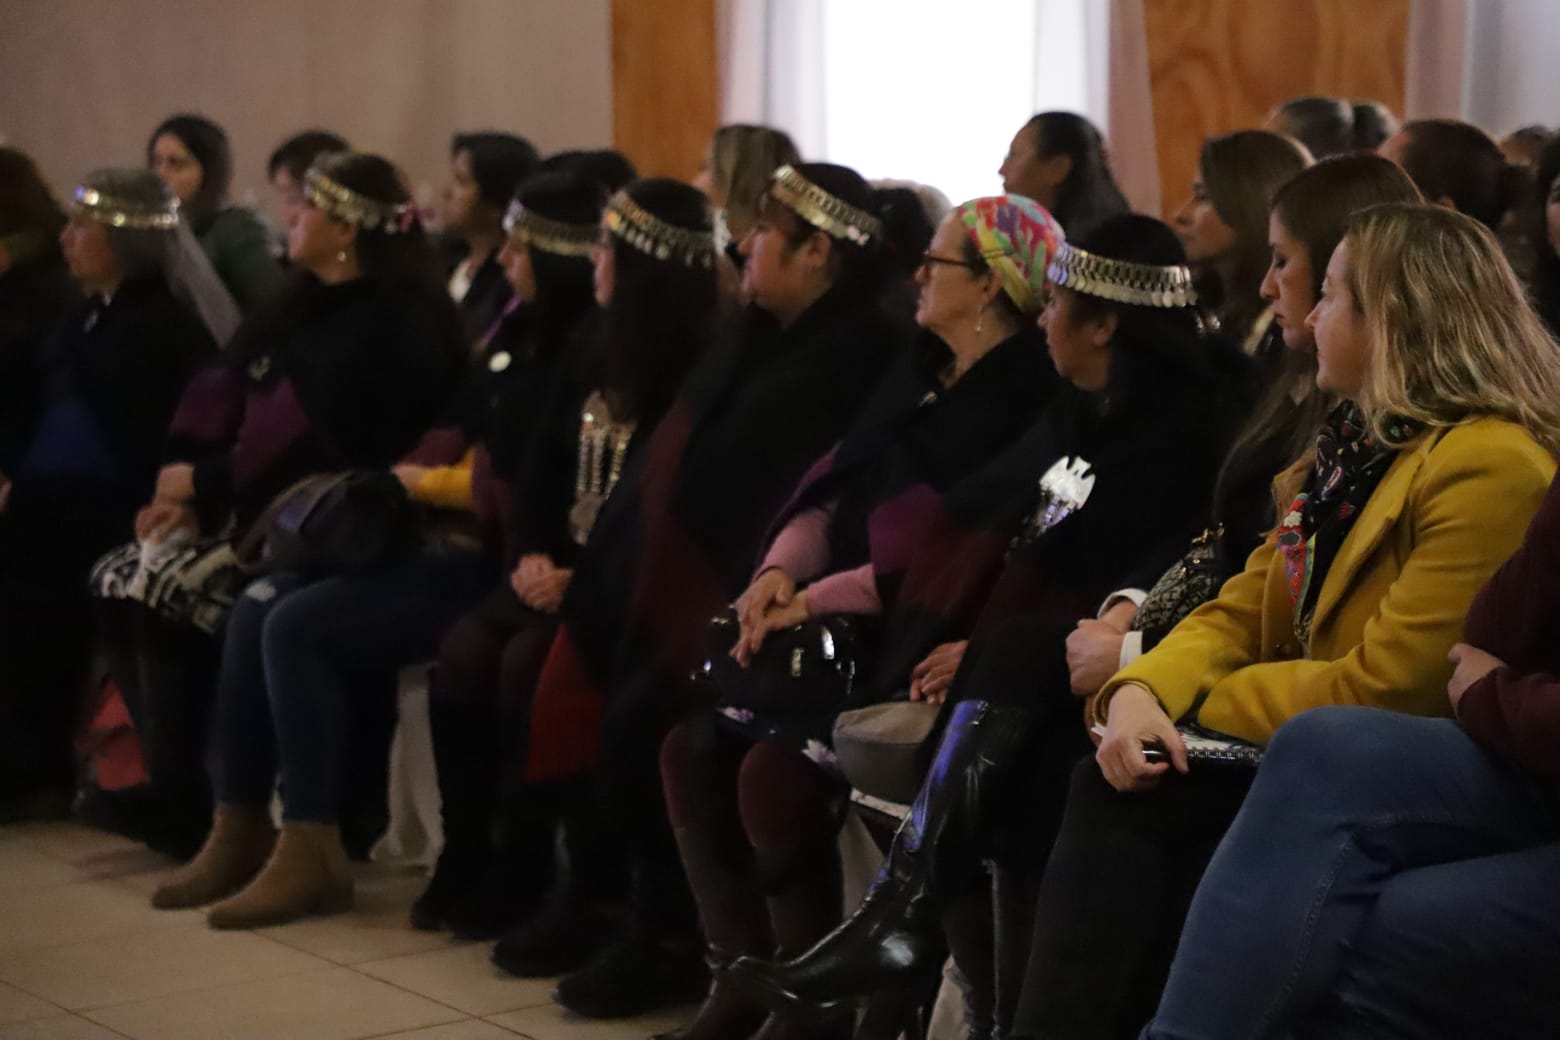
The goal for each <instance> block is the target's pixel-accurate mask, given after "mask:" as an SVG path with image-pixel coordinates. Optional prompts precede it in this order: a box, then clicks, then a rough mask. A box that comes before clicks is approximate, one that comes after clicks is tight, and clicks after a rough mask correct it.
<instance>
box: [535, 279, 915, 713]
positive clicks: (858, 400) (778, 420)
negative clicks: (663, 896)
mask: <svg viewBox="0 0 1560 1040" xmlns="http://www.w3.org/2000/svg"><path fill="white" fill-rule="evenodd" d="M899 349H900V348H899V345H898V343H897V342H896V341H895V340H894V338H893V336H892V333H891V331H890V327H889V324H888V322H887V319H886V318H884V316H883V315H882V313H881V312H880V311H879V310H878V308H877V306H876V302H875V301H874V300H873V299H872V298H870V297H865V296H862V295H860V294H852V293H848V292H842V291H838V290H836V291H834V292H831V293H829V294H827V295H825V296H824V297H823V298H822V299H820V300H819V301H818V302H817V303H815V304H814V305H813V306H812V307H811V308H810V309H809V310H808V311H807V312H806V313H805V314H803V315H802V316H801V317H800V318H799V319H797V321H796V322H795V323H794V324H792V325H791V326H790V327H789V328H786V329H781V328H780V327H779V326H778V324H777V323H776V322H775V321H774V320H773V319H772V318H771V317H769V316H768V315H767V314H765V313H763V312H762V311H759V310H757V309H756V308H750V309H749V310H748V311H747V312H745V313H744V314H743V315H741V317H740V321H739V323H738V325H737V328H736V330H735V332H734V334H733V335H731V336H730V338H728V339H727V340H726V341H725V345H724V347H723V348H721V349H718V350H717V351H715V352H714V353H712V354H711V355H710V356H709V357H707V358H706V359H705V360H704V362H702V363H701V364H700V365H698V366H697V367H696V368H695V369H694V371H693V373H692V374H691V375H690V377H689V379H688V382H687V383H686V384H685V386H684V388H683V392H682V393H681V394H680V395H679V397H678V399H677V400H676V402H675V403H674V404H673V405H672V407H671V409H670V410H669V411H668V413H667V415H666V417H665V418H664V419H663V420H662V421H661V422H660V423H659V424H658V425H657V427H656V430H655V432H654V434H653V435H652V436H651V437H650V439H649V440H648V442H646V443H645V444H644V447H643V449H642V450H640V451H639V452H638V453H637V454H636V455H635V457H633V458H631V459H630V460H629V463H628V465H627V466H626V467H625V470H624V474H623V477H622V480H621V482H620V483H619V484H618V487H617V490H616V491H615V492H614V493H613V495H612V496H611V497H610V498H609V499H608V501H607V503H606V505H605V506H604V507H603V509H602V512H601V515H600V517H598V519H597V521H596V527H595V529H594V530H593V531H592V532H591V537H590V540H589V542H588V543H587V545H586V549H585V552H584V554H582V557H581V559H580V564H579V566H578V567H577V569H576V571H575V576H574V581H573V582H572V583H571V585H570V588H569V594H568V597H567V599H566V601H565V604H564V620H565V623H566V624H567V625H568V627H569V632H570V639H571V641H572V642H573V644H574V646H575V647H576V649H577V650H578V651H579V654H580V657H581V659H582V660H583V661H584V662H586V664H587V666H588V667H590V668H592V669H593V671H594V672H595V678H596V681H597V682H598V683H599V684H600V686H601V688H602V689H603V691H606V692H608V693H609V694H610V693H611V692H613V690H614V688H615V687H617V686H618V685H619V684H620V682H626V681H627V680H626V677H627V676H630V675H643V674H644V673H645V671H646V670H647V669H649V670H650V671H651V672H653V673H656V674H657V675H658V677H659V678H663V679H664V678H669V679H670V681H674V682H675V681H676V679H677V678H678V677H681V676H683V675H686V674H687V672H688V670H689V669H690V668H691V667H692V664H693V661H694V659H695V658H697V657H698V655H699V653H700V647H701V646H702V640H703V634H704V628H705V625H706V624H707V622H708V620H709V618H710V617H711V615H713V614H714V613H715V612H716V611H717V610H719V609H720V607H721V606H722V605H724V604H725V603H727V602H728V601H729V600H731V599H732V598H733V597H734V596H736V595H737V593H739V592H740V591H741V590H742V589H743V588H744V587H745V586H746V584H747V581H748V579H749V577H750V576H751V568H752V565H753V559H754V557H755V556H756V555H757V550H758V546H759V542H760V540H761V539H762V537H763V535H764V532H765V530H766V528H767V527H768V524H769V522H770V521H771V519H772V518H773V517H774V515H775V513H776V512H777V511H778V510H779V509H780V507H781V505H783V504H784V502H785V500H786V497H787V496H788V495H789V494H790V493H791V491H792V489H793V488H794V487H795V486H796V483H797V480H798V479H799V478H800V477H801V475H802V473H803V471H804V470H805V469H806V467H807V465H808V464H809V463H811V462H812V461H813V460H815V459H817V458H818V457H819V456H820V455H821V454H822V453H823V452H824V451H825V450H826V449H827V448H828V447H829V445H831V444H833V443H834V442H835V441H837V440H839V439H840V437H841V436H842V435H843V434H844V433H845V431H846V430H847V429H848V428H849V426H850V425H851V424H852V423H853V422H854V421H855V420H856V417H857V415H858V414H859V412H860V411H861V409H862V407H863V405H864V404H865V403H866V401H867V399H868V397H869V395H870V394H871V392H872V390H873V387H874V386H875V384H876V383H877V380H878V379H879V377H880V376H881V375H882V373H883V370H884V369H885V367H886V366H887V365H888V364H889V363H890V362H891V361H892V360H893V358H894V357H895V355H896V353H897V351H898V350H899ZM625 608H626V611H625ZM635 685H636V686H643V685H644V684H643V683H639V682H636V683H635ZM652 685H653V683H652Z"/></svg>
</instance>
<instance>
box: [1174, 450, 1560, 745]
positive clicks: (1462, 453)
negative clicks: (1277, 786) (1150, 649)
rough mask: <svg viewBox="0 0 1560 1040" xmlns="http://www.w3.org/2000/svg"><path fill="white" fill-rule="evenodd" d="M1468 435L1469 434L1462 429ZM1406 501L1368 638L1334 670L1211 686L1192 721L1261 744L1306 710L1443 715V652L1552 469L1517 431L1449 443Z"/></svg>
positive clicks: (1327, 665)
mask: <svg viewBox="0 0 1560 1040" xmlns="http://www.w3.org/2000/svg"><path fill="white" fill-rule="evenodd" d="M1460 432H1466V433H1472V432H1473V431H1460ZM1443 443H1444V450H1441V451H1435V452H1432V453H1431V455H1430V457H1429V459H1428V460H1427V461H1426V463H1425V467H1424V469H1423V471H1421V473H1420V475H1419V479H1418V480H1417V481H1416V484H1417V487H1416V488H1415V489H1414V490H1413V491H1411V492H1410V498H1409V501H1408V503H1407V508H1408V509H1409V510H1410V511H1411V512H1410V525H1411V531H1412V535H1413V542H1412V549H1411V550H1410V551H1409V554H1408V557H1407V559H1405V560H1404V561H1403V563H1402V566H1401V568H1400V569H1399V571H1398V575H1397V577H1396V579H1395V580H1394V581H1393V582H1392V584H1391V586H1390V587H1389V588H1388V590H1387V594H1386V595H1385V596H1384V597H1383V598H1382V599H1381V601H1380V603H1379V605H1378V606H1377V607H1376V609H1375V611H1374V613H1373V615H1372V616H1370V617H1369V618H1368V620H1366V622H1365V625H1364V636H1363V638H1362V639H1361V640H1360V641H1359V642H1358V643H1357V644H1356V645H1355V646H1354V647H1353V648H1352V649H1350V650H1349V651H1348V652H1347V653H1345V654H1343V655H1342V656H1341V657H1338V658H1336V659H1335V660H1331V661H1320V660H1293V661H1273V662H1269V663H1266V664H1256V665H1252V666H1251V667H1249V668H1243V669H1241V670H1240V671H1238V672H1234V673H1231V674H1230V675H1228V676H1227V677H1225V678H1223V679H1221V680H1220V681H1219V682H1218V683H1216V684H1215V685H1213V687H1212V688H1211V689H1210V691H1209V693H1208V698H1207V700H1206V701H1205V702H1204V703H1203V705H1202V706H1201V708H1199V709H1198V713H1197V719H1198V721H1199V722H1201V723H1202V724H1203V725H1205V726H1207V727H1209V728H1210V729H1215V730H1218V731H1219V732H1221V733H1229V734H1231V735H1233V736H1237V737H1242V738H1244V739H1246V740H1251V741H1254V742H1257V743H1266V742H1267V741H1268V740H1269V738H1271V737H1272V735H1273V733H1274V732H1275V731H1276V730H1277V729H1278V727H1279V726H1281V725H1283V724H1284V723H1285V722H1287V721H1288V720H1290V719H1292V718H1294V717H1295V716H1296V715H1299V714H1300V713H1301V712H1303V711H1307V710H1309V709H1311V708H1317V707H1322V706H1325V705H1334V704H1356V705H1365V706H1368V707H1375V708H1385V709H1387V710H1390V711H1399V712H1404V713H1407V714H1413V715H1432V716H1434V715H1447V714H1450V713H1451V704H1450V703H1449V701H1448V700H1447V695H1446V683H1447V680H1448V679H1450V678H1451V674H1452V664H1451V662H1450V661H1448V660H1447V657H1446V655H1447V652H1448V651H1449V650H1451V648H1452V644H1454V643H1456V642H1457V641H1458V640H1459V639H1460V638H1461V637H1462V629H1463V619H1464V617H1465V616H1466V615H1467V613H1468V606H1469V604H1470V603H1471V602H1472V601H1473V597H1474V594H1475V593H1477V592H1478V591H1479V589H1480V587H1482V586H1483V584H1484V583H1485V582H1486V581H1488V580H1489V577H1490V575H1491V574H1493V573H1495V569H1496V568H1497V567H1499V566H1500V565H1501V564H1502V563H1504V562H1505V560H1506V558H1507V557H1509V556H1510V555H1511V554H1512V553H1513V552H1515V551H1516V550H1517V547H1518V546H1519V545H1521V543H1522V537H1523V534H1524V533H1525V532H1526V530H1527V526H1528V522H1529V521H1530V520H1531V519H1532V517H1533V514H1534V513H1535V512H1536V511H1537V509H1538V506H1539V503H1540V502H1541V501H1543V498H1544V495H1545V493H1546V492H1547V491H1548V489H1549V484H1550V481H1551V479H1552V478H1553V476H1554V463H1553V461H1552V460H1551V459H1550V458H1549V456H1548V454H1547V453H1545V452H1544V451H1543V450H1542V449H1541V448H1539V447H1538V445H1537V444H1535V443H1533V441H1532V440H1530V439H1529V438H1528V437H1527V436H1526V435H1525V434H1521V433H1520V431H1517V430H1516V428H1515V427H1511V426H1509V425H1506V424H1500V427H1498V428H1496V429H1494V430H1488V431H1487V435H1483V436H1463V437H1457V436H1456V435H1455V434H1449V435H1448V437H1447V440H1446V441H1445V442H1443Z"/></svg>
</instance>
